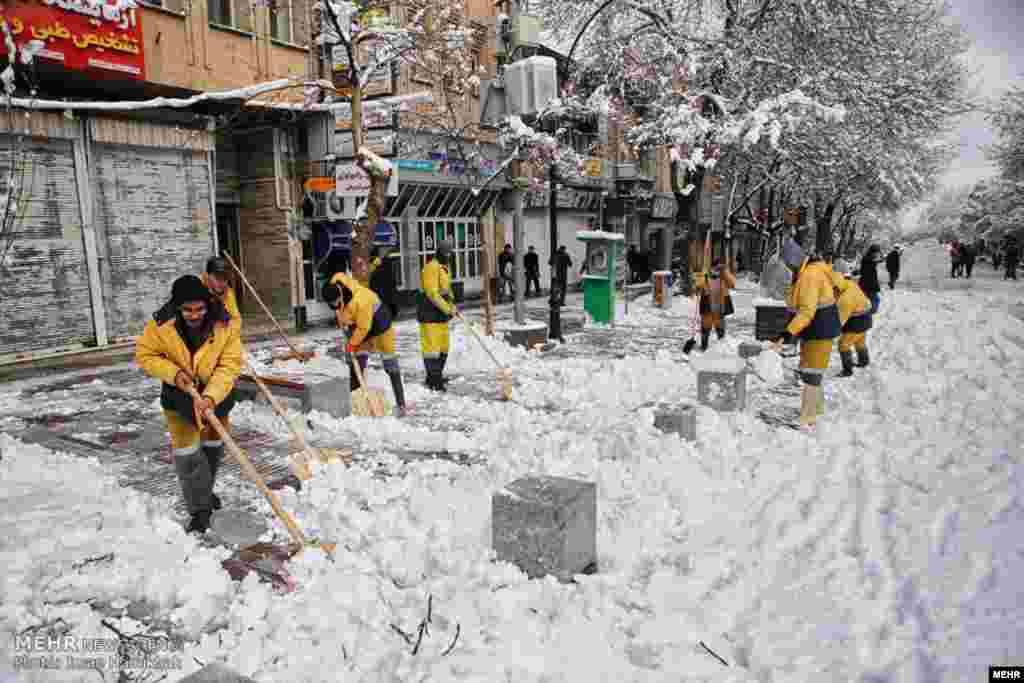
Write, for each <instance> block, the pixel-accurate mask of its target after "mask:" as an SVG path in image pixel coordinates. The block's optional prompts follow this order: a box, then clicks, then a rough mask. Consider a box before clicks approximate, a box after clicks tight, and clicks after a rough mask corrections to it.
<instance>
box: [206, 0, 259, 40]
mask: <svg viewBox="0 0 1024 683" xmlns="http://www.w3.org/2000/svg"><path fill="white" fill-rule="evenodd" d="M206 8H207V11H208V12H209V21H210V24H211V25H212V26H221V27H226V28H233V29H237V30H239V31H246V32H250V33H251V32H252V12H253V8H252V6H251V5H250V3H249V1H248V0H206Z"/></svg>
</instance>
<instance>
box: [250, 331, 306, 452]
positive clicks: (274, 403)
mask: <svg viewBox="0 0 1024 683" xmlns="http://www.w3.org/2000/svg"><path fill="white" fill-rule="evenodd" d="M242 358H243V359H244V360H245V364H246V365H247V366H248V367H249V372H250V373H252V379H253V381H254V382H256V386H257V387H259V388H260V392H261V393H262V394H263V397H264V398H266V399H267V400H268V401H269V402H270V406H271V407H272V408H273V409H274V412H275V413H277V416H278V417H280V418H281V419H282V420H284V422H285V424H286V425H288V431H290V432H291V433H292V436H293V437H295V440H296V441H298V442H299V447H300V448H302V450H303V451H305V452H306V453H307V454H308V455H309V456H310V457H315V454H314V453H313V451H312V450H311V449H310V447H309V444H308V443H306V437H304V436H303V435H302V433H301V432H300V431H299V430H298V429H296V428H295V426H294V425H292V422H291V420H289V419H288V414H287V413H286V412H285V410H284V406H282V405H281V402H280V401H278V400H277V398H276V397H275V396H274V395H273V394H272V393H270V389H268V388H267V385H266V384H264V383H263V380H262V379H260V378H259V375H257V374H256V369H255V368H253V366H252V363H250V362H249V356H248V354H246V353H245V351H242Z"/></svg>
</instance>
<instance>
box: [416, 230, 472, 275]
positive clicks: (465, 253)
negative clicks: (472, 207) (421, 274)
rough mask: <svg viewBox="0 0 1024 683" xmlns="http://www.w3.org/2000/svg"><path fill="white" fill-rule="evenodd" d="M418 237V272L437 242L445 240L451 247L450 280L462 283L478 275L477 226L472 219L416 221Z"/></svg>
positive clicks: (431, 253)
mask: <svg viewBox="0 0 1024 683" xmlns="http://www.w3.org/2000/svg"><path fill="white" fill-rule="evenodd" d="M419 236H420V243H419V250H418V251H419V260H420V270H422V269H423V267H424V266H426V265H427V259H429V258H430V257H431V256H432V255H433V254H434V248H435V246H434V245H436V244H437V241H438V240H448V241H449V242H450V243H451V244H452V245H453V246H454V247H455V252H454V254H453V256H454V259H453V263H452V271H451V275H452V280H453V281H456V282H463V281H465V280H471V279H475V278H479V277H480V276H481V272H480V271H481V266H482V262H483V261H482V259H483V254H482V251H481V240H480V223H479V222H478V221H477V220H476V219H475V218H459V219H455V220H424V221H419Z"/></svg>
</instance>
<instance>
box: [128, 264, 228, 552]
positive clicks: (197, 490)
mask: <svg viewBox="0 0 1024 683" xmlns="http://www.w3.org/2000/svg"><path fill="white" fill-rule="evenodd" d="M135 362H136V363H138V365H139V367H140V368H142V370H143V371H144V372H145V373H146V374H147V375H149V376H151V377H155V378H157V379H160V380H162V381H163V386H162V387H161V391H160V407H161V408H163V413H164V419H166V421H167V430H168V431H169V432H170V433H171V446H172V447H173V449H174V465H175V468H176V469H177V471H178V480H179V482H180V483H181V494H182V497H183V498H184V499H185V505H186V506H187V507H188V511H189V514H190V515H191V516H192V518H191V520H190V521H189V525H188V529H187V530H188V532H189V533H193V532H197V533H200V534H202V533H205V532H206V530H207V529H208V528H209V526H210V515H211V513H212V511H213V510H215V509H217V508H219V507H220V501H219V500H218V499H217V496H215V495H213V482H214V479H215V477H216V476H217V468H218V466H219V465H220V462H221V459H222V458H223V456H224V444H223V443H222V442H221V441H220V437H219V436H218V434H217V433H216V432H215V431H213V429H212V428H211V427H210V426H209V425H206V424H204V425H203V426H202V429H201V430H200V426H199V422H198V420H199V419H201V418H197V416H202V415H203V414H205V412H206V411H207V410H213V412H214V414H215V415H216V416H217V419H218V420H220V422H221V423H222V424H223V425H224V427H225V429H227V427H228V415H229V414H230V412H231V409H232V408H233V407H234V403H235V400H234V396H233V395H232V393H233V389H234V386H235V380H236V379H237V378H238V374H239V372H240V371H241V368H242V340H241V337H240V332H239V326H238V325H233V324H231V316H230V315H229V314H228V312H227V310H226V309H225V308H224V304H223V303H221V301H220V300H219V299H217V298H216V297H214V296H213V295H211V294H210V290H208V289H207V288H206V286H205V285H204V284H203V282H202V280H200V279H199V278H198V277H196V276H194V275H185V276H183V277H180V278H178V279H177V280H175V281H174V285H173V286H172V287H171V298H170V300H169V301H168V302H167V303H166V304H164V306H163V307H162V308H161V309H160V310H158V311H157V312H156V313H154V314H153V319H152V320H150V321H149V322H148V323H147V324H146V328H145V329H144V330H143V332H142V336H141V337H139V338H138V340H137V342H136V345H135ZM193 387H194V388H195V389H196V390H197V391H198V392H199V394H200V397H201V398H200V399H199V400H194V399H193V398H192V397H191V395H190V394H189V389H190V388H193Z"/></svg>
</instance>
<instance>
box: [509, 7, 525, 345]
mask: <svg viewBox="0 0 1024 683" xmlns="http://www.w3.org/2000/svg"><path fill="white" fill-rule="evenodd" d="M522 1H523V0H509V3H508V4H509V18H510V19H511V21H512V26H513V27H514V26H515V25H516V18H517V17H519V15H520V14H521V13H522V7H521V5H520V3H521V2H522ZM512 49H513V55H512V56H513V57H514V56H515V53H514V50H515V48H512ZM513 61H515V60H513ZM510 166H511V168H512V178H513V180H512V183H513V186H514V189H513V192H514V193H515V194H514V200H513V202H514V207H515V218H514V219H513V224H512V226H513V227H512V240H513V243H514V244H513V261H512V275H513V277H514V278H515V280H514V282H515V293H514V296H515V303H514V304H513V306H512V311H513V316H514V318H515V321H516V324H517V325H523V324H525V323H526V310H525V306H524V300H523V290H524V288H525V286H526V279H525V277H524V273H523V242H524V241H525V240H526V226H525V224H524V221H523V188H522V185H521V184H522V182H524V181H525V178H524V177H523V163H522V162H521V161H520V160H519V159H516V160H515V161H513V162H512V163H511V164H510Z"/></svg>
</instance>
